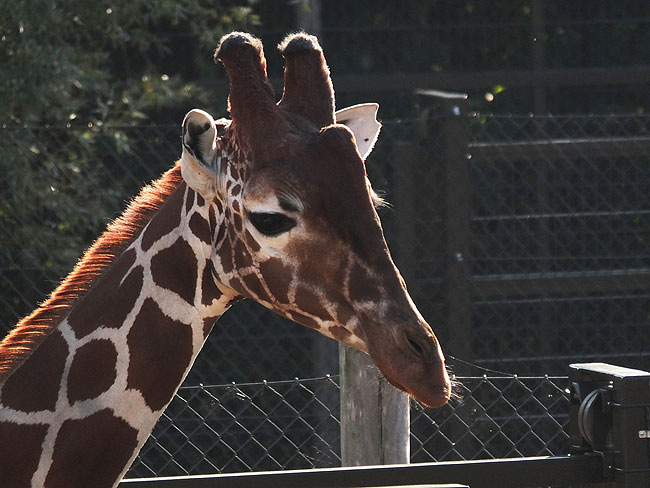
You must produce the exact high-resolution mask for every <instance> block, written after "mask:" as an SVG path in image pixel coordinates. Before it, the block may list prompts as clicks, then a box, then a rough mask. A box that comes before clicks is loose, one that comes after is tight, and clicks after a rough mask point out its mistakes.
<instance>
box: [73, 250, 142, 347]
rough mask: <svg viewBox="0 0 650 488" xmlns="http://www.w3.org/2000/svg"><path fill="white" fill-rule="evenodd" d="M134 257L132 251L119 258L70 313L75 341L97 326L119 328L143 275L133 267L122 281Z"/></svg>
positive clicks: (136, 293) (132, 303)
mask: <svg viewBox="0 0 650 488" xmlns="http://www.w3.org/2000/svg"><path fill="white" fill-rule="evenodd" d="M135 256H136V255H135V250H133V249H129V250H128V251H126V252H125V253H124V254H123V255H122V256H120V258H118V260H117V261H116V262H115V264H114V265H113V266H111V267H110V268H109V269H108V270H107V271H106V272H105V273H104V274H103V275H102V276H101V277H100V278H99V279H98V281H97V282H96V283H95V285H94V286H93V287H92V288H91V289H90V290H89V291H88V294H87V295H86V296H85V297H84V298H83V299H82V300H81V301H80V302H79V304H78V305H77V306H76V307H75V308H74V309H73V310H72V312H71V313H70V316H69V317H68V322H69V324H70V327H72V330H74V332H75V335H76V337H77V338H82V337H85V336H87V335H88V334H90V333H91V332H92V331H93V330H95V329H97V328H98V327H112V328H115V329H117V328H119V327H121V326H122V324H123V323H124V321H125V320H126V316H127V315H128V313H129V312H130V311H131V310H132V309H133V307H134V305H135V301H136V300H137V299H138V297H139V296H140V292H141V290H142V283H143V278H144V272H143V269H142V267H141V266H136V267H135V268H133V269H132V270H131V272H130V273H129V275H128V276H127V277H126V278H124V275H125V273H127V272H128V270H129V268H131V266H132V265H133V263H134V262H135ZM123 278H124V281H123V282H122V279H123ZM120 282H122V283H121V284H120Z"/></svg>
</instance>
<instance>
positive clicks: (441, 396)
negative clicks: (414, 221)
mask: <svg viewBox="0 0 650 488" xmlns="http://www.w3.org/2000/svg"><path fill="white" fill-rule="evenodd" d="M279 48H280V50H281V52H282V54H283V56H284V58H285V71H284V93H283V96H282V99H281V100H280V102H278V103H277V104H276V102H275V97H274V93H273V89H272V87H271V85H270V83H269V81H268V79H267V75H266V61H265V58H264V54H263V50H262V45H261V43H260V41H259V40H257V39H255V38H253V37H252V36H250V35H247V34H242V33H233V34H230V35H228V36H225V37H224V38H223V39H222V40H221V43H220V45H219V47H218V48H217V51H216V53H215V59H216V60H218V61H220V62H221V63H222V64H223V65H224V67H225V69H226V71H227V73H228V76H229V78H230V96H229V100H228V101H229V112H230V115H231V117H232V120H223V119H221V120H219V121H215V120H213V118H212V117H211V116H210V115H209V114H207V113H206V112H203V111H200V110H193V111H191V112H190V113H189V114H188V115H187V116H186V118H185V120H184V122H183V156H182V158H181V168H182V174H183V178H184V179H185V181H186V182H187V184H188V185H189V186H190V187H191V188H192V189H194V190H195V191H196V192H198V193H199V194H200V196H201V197H202V200H204V201H205V202H206V204H207V205H210V212H209V215H210V218H209V221H210V222H209V225H210V236H211V241H212V248H211V264H212V270H213V273H212V274H213V277H214V279H215V280H217V281H218V282H219V283H220V284H221V285H225V286H226V287H227V288H229V289H230V290H233V291H234V292H236V293H237V294H239V295H242V296H244V297H247V298H252V299H254V300H256V301H258V302H260V303H262V304H263V305H265V306H266V307H268V308H270V309H272V310H274V311H275V312H277V313H279V314H281V315H283V316H285V317H288V318H290V319H292V320H294V321H296V322H298V323H301V324H303V325H306V326H309V327H312V328H314V329H316V330H318V331H319V332H321V333H323V334H325V335H326V336H329V337H332V338H334V339H336V340H338V341H340V342H342V343H344V344H347V345H349V346H352V347H355V348H357V349H360V350H362V351H365V352H367V353H369V354H370V356H371V357H372V358H373V360H374V362H375V363H376V365H377V366H378V368H379V369H380V371H381V372H382V373H383V374H384V376H385V377H386V378H387V379H388V381H390V382H391V383H392V384H393V385H395V386H396V387H398V388H400V389H401V390H403V391H406V392H407V393H409V394H411V395H413V396H414V397H415V398H416V399H418V400H419V401H421V402H423V403H425V404H428V405H432V406H440V405H443V404H444V403H446V401H447V400H448V398H449V394H450V383H449V377H448V375H447V372H446V369H445V361H444V356H443V354H442V351H441V348H440V345H439V343H438V340H437V339H436V337H435V335H434V333H433V332H432V330H431V328H430V327H429V325H428V324H427V323H426V321H425V320H424V319H423V318H422V316H421V315H420V313H419V312H418V310H417V308H416V307H415V305H414V304H413V302H412V300H411V298H410V296H409V294H408V292H407V291H406V286H405V283H404V281H403V279H402V277H401V275H400V273H399V271H398V270H397V268H396V267H395V265H394V263H393V261H392V259H391V256H390V253H389V250H388V247H387V245H386V241H385V239H384V235H383V231H382V227H381V223H380V220H379V217H378V215H377V212H376V208H375V207H376V205H377V202H378V199H377V198H376V195H375V193H374V192H373V190H372V188H371V186H370V182H369V180H368V178H367V175H366V170H365V163H364V160H365V157H366V156H367V154H368V153H369V152H370V150H371V149H372V146H373V144H374V142H375V139H376V137H377V135H378V132H379V127H380V125H379V124H378V123H377V121H376V120H375V114H376V110H377V106H376V105H365V106H357V107H353V108H350V109H346V110H344V111H341V112H339V113H338V114H335V111H334V92H333V89H332V83H331V80H330V76H329V70H328V67H327V65H326V63H325V58H324V56H323V52H322V50H321V48H320V46H319V45H318V42H317V40H316V38H314V37H312V36H308V35H306V34H294V35H292V36H289V37H288V38H287V39H286V40H285V41H284V42H283V43H281V44H280V46H279ZM337 119H338V122H339V123H337ZM341 122H344V123H345V124H346V125H343V123H341Z"/></svg>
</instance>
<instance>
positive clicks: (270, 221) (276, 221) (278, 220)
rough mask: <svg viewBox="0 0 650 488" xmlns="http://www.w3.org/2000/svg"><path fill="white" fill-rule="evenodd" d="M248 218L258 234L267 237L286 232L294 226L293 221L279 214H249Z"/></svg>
mask: <svg viewBox="0 0 650 488" xmlns="http://www.w3.org/2000/svg"><path fill="white" fill-rule="evenodd" d="M248 218H249V220H250V221H251V224H253V226H254V227H255V228H256V229H257V230H258V231H259V232H260V233H262V234H264V235H265V236H269V237H275V236H278V235H280V234H283V233H285V232H288V231H290V230H291V229H293V228H294V227H295V226H296V221H295V220H294V219H292V218H291V217H287V216H286V215H284V214H281V213H270V212H268V213H267V212H251V213H249V214H248Z"/></svg>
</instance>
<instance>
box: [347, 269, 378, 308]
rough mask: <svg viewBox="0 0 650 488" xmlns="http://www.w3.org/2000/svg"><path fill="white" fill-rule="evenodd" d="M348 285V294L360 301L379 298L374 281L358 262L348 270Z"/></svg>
mask: <svg viewBox="0 0 650 488" xmlns="http://www.w3.org/2000/svg"><path fill="white" fill-rule="evenodd" d="M348 287H349V290H350V296H352V297H354V300H357V301H360V302H363V301H379V300H381V295H380V293H379V287H378V285H377V283H376V281H375V280H374V279H373V278H372V277H371V276H370V275H369V274H368V272H367V271H366V269H365V268H363V267H362V266H359V265H358V264H353V267H352V269H351V271H350V281H349V284H348Z"/></svg>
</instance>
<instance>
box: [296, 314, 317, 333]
mask: <svg viewBox="0 0 650 488" xmlns="http://www.w3.org/2000/svg"><path fill="white" fill-rule="evenodd" d="M289 318H290V319H291V320H293V321H294V322H298V323H299V324H300V325H305V326H307V327H309V328H311V329H316V330H318V329H320V324H319V323H318V322H317V321H316V320H314V319H312V318H311V317H308V316H307V315H304V314H301V313H300V312H289Z"/></svg>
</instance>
